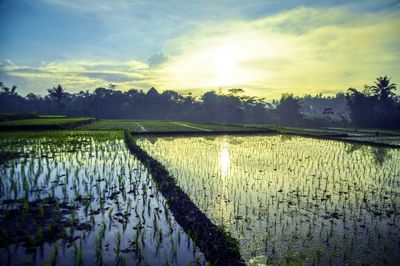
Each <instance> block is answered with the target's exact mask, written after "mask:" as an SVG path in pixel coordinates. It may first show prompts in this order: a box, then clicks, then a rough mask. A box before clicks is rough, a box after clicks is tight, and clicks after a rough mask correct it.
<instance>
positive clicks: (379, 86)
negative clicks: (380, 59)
mask: <svg viewBox="0 0 400 266" xmlns="http://www.w3.org/2000/svg"><path fill="white" fill-rule="evenodd" d="M390 79H391V78H389V77H388V76H386V75H385V76H384V77H382V76H380V77H377V78H376V81H375V85H373V86H371V89H372V91H373V92H374V93H375V94H376V95H377V96H378V97H379V99H380V100H383V101H385V100H387V99H389V98H392V97H393V96H394V95H395V94H394V92H393V91H394V90H396V83H390Z"/></svg>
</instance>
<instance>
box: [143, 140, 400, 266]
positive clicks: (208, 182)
mask: <svg viewBox="0 0 400 266" xmlns="http://www.w3.org/2000/svg"><path fill="white" fill-rule="evenodd" d="M137 143H138V144H139V145H140V146H141V147H142V148H143V149H144V150H146V151H147V152H148V153H149V155H150V156H152V157H153V158H155V159H157V160H158V161H159V162H160V163H161V164H162V165H163V166H165V167H166V169H167V170H168V171H169V172H170V173H171V174H172V176H173V177H174V178H175V180H176V182H177V184H178V185H179V186H180V187H181V188H182V189H183V191H184V192H186V193H187V194H188V195H189V197H190V198H191V199H192V200H193V202H194V203H195V204H196V205H197V206H198V207H199V208H200V209H201V210H202V211H203V212H205V213H206V214H207V216H208V217H209V218H210V219H211V220H212V221H213V222H214V224H222V225H224V226H225V228H226V230H227V231H228V232H230V233H231V234H232V235H233V236H234V237H235V238H236V239H238V240H239V242H240V251H241V254H242V256H243V257H244V258H245V259H246V260H247V261H248V262H249V261H252V259H254V258H255V257H257V258H258V257H260V256H264V257H265V258H266V259H268V260H269V261H270V262H271V263H280V262H282V261H286V260H287V259H289V260H290V261H292V260H293V257H292V256H291V254H293V253H294V252H297V253H298V254H299V256H296V261H297V260H301V259H302V258H307V257H309V258H314V262H315V263H320V264H328V263H332V264H343V263H345V264H346V263H347V264H354V263H367V264H368V263H375V264H379V263H380V262H381V258H383V257H384V256H385V257H386V260H387V262H388V263H394V262H396V261H398V260H400V255H399V254H400V253H399V252H398V247H399V241H398V239H400V222H399V218H400V213H399V212H398V209H399V206H400V197H399V193H398V189H399V185H400V181H399V180H400V179H399V177H400V152H399V151H398V150H395V149H387V148H380V147H379V148H377V147H369V146H357V145H353V144H347V143H342V142H337V141H330V140H320V139H311V138H302V137H292V136H281V135H274V136H246V137H241V136H219V137H212V138H211V137H160V138H157V139H156V140H154V139H152V140H151V141H149V140H147V139H146V138H141V139H138V140H137ZM167 209H168V208H167ZM164 212H165V211H164ZM166 212H168V210H166ZM164 214H165V213H164ZM165 215H166V217H168V214H165ZM193 237H195V236H193ZM335 243H340V245H339V244H335ZM341 246H346V247H347V248H346V250H347V251H343V250H341ZM371 250H374V252H370V251H371ZM322 251H323V252H322Z"/></svg>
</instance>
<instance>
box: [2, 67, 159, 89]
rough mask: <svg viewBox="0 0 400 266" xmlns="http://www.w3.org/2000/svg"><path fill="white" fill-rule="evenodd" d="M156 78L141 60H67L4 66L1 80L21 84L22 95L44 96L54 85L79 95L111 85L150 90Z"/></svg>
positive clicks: (120, 87) (121, 87)
mask: <svg viewBox="0 0 400 266" xmlns="http://www.w3.org/2000/svg"><path fill="white" fill-rule="evenodd" d="M2 65H3V64H2ZM9 65H10V64H9ZM153 75H154V74H153V73H152V71H151V70H150V69H149V68H148V66H147V64H145V63H141V62H139V61H132V60H131V61H124V62H119V61H105V60H102V61H90V60H66V61H54V62H49V63H43V64H41V65H40V66H36V67H30V66H19V65H16V64H13V65H12V67H9V66H7V67H5V68H4V67H2V68H1V71H0V80H2V81H5V82H13V81H15V82H18V84H17V85H18V86H19V87H20V88H21V89H20V90H19V91H20V92H21V93H28V91H29V92H30V91H34V92H35V93H37V92H39V93H43V92H44V91H45V88H47V87H51V86H53V85H54V84H62V85H63V86H64V87H65V88H67V90H68V91H69V92H77V91H80V90H87V89H89V90H90V89H95V88H97V87H101V86H106V85H107V84H109V83H115V84H117V85H118V88H119V89H122V90H126V89H129V88H133V87H135V88H141V89H146V88H149V87H151V86H152V85H153V84H154V77H153ZM25 86H26V87H28V88H24V87H25Z"/></svg>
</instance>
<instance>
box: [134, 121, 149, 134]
mask: <svg viewBox="0 0 400 266" xmlns="http://www.w3.org/2000/svg"><path fill="white" fill-rule="evenodd" d="M135 123H136V125H137V126H138V127H139V128H140V130H141V131H142V132H147V130H146V129H145V128H144V127H143V126H142V125H141V124H139V122H135Z"/></svg>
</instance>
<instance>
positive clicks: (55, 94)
mask: <svg viewBox="0 0 400 266" xmlns="http://www.w3.org/2000/svg"><path fill="white" fill-rule="evenodd" d="M47 91H48V92H49V96H50V97H51V98H53V99H56V100H57V102H61V101H62V99H63V98H64V96H65V90H64V89H63V87H61V85H60V84H58V86H57V87H53V88H52V89H48V90H47Z"/></svg>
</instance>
